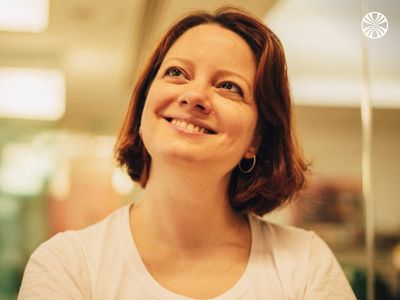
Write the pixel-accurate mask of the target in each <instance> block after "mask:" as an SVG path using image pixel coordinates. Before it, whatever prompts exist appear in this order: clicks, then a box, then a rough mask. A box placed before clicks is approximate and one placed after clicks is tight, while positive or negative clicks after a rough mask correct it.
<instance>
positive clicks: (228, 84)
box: [141, 24, 258, 173]
mask: <svg viewBox="0 0 400 300" xmlns="http://www.w3.org/2000/svg"><path fill="white" fill-rule="evenodd" d="M255 71H256V64H255V58H254V55H253V53H252V51H251V49H250V47H249V46H248V45H247V43H246V42H245V41H244V40H243V39H242V38H241V37H240V36H239V35H237V34H236V33H234V32H232V31H230V30H227V29H225V28H223V27H221V26H218V25H215V24H206V25H199V26H196V27H194V28H191V29H189V30H188V31H186V32H185V33H184V34H183V35H182V36H181V37H180V38H179V39H178V40H177V41H176V42H175V43H174V44H173V46H172V47H171V48H170V49H169V51H168V52H167V54H166V56H165V58H164V61H163V62H162V64H161V66H160V69H159V71H158V73H157V75H156V77H155V79H154V81H153V82H152V84H151V86H150V89H149V91H148V95H147V99H146V103H145V107H144V110H143V114H142V120H141V129H142V138H143V141H144V144H145V146H146V149H147V150H148V152H149V153H150V155H151V157H152V160H153V163H156V162H157V160H163V161H164V162H165V161H167V162H171V163H178V162H184V163H201V164H202V166H207V165H209V166H213V167H214V168H215V167H218V168H221V170H222V171H223V172H226V173H227V172H229V171H231V170H232V169H233V168H234V167H235V166H236V165H237V163H238V162H239V160H240V159H242V158H243V157H251V156H252V155H253V154H255V153H256V150H255V147H253V146H255V142H254V141H255V138H254V134H255V128H256V124H257V115H258V114H257V107H256V103H255V100H254V98H253V81H254V76H255Z"/></svg>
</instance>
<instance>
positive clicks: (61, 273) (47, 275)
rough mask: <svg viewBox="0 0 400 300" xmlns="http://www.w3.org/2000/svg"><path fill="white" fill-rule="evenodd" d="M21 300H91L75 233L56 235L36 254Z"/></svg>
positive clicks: (31, 260) (26, 276)
mask: <svg viewBox="0 0 400 300" xmlns="http://www.w3.org/2000/svg"><path fill="white" fill-rule="evenodd" d="M18 299H19V300H20V299H21V300H22V299H30V300H35V299H41V300H43V299H49V300H50V299H51V300H54V299H60V300H63V299H74V300H79V299H91V293H90V276H89V272H88V268H87V264H86V259H85V255H84V252H83V250H82V247H81V246H80V243H79V241H78V239H77V237H76V236H74V235H73V233H72V232H67V233H61V234H57V235H56V236H54V237H53V238H51V239H50V240H48V241H46V242H44V243H43V244H42V245H40V246H39V247H38V248H37V249H36V250H35V252H34V253H33V254H32V255H31V257H30V259H29V261H28V264H27V266H26V268H25V272H24V277H23V280H22V284H21V287H20V291H19V295H18Z"/></svg>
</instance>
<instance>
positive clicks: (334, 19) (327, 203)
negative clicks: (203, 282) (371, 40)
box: [265, 1, 367, 299]
mask: <svg viewBox="0 0 400 300" xmlns="http://www.w3.org/2000/svg"><path fill="white" fill-rule="evenodd" d="M265 20H266V23H267V24H268V25H270V27H271V28H272V30H274V31H275V32H276V33H277V35H278V36H279V37H280V39H281V40H282V42H283V44H284V46H285V49H286V54H287V60H288V70H289V80H290V83H291V86H292V95H293V99H294V102H295V103H296V108H295V112H296V117H297V119H296V127H297V130H298V134H299V140H300V143H301V144H302V145H303V148H304V154H305V156H306V158H307V159H308V160H309V161H310V162H311V163H312V164H311V166H312V175H311V177H310V181H309V185H308V188H307V189H306V190H305V191H304V192H303V193H302V194H301V195H300V199H299V200H297V201H295V202H293V203H292V204H291V205H290V206H288V207H287V208H285V209H283V210H282V211H279V212H276V213H273V214H271V215H269V216H267V218H269V219H272V220H275V221H277V222H284V223H290V224H294V225H297V226H300V227H303V228H307V229H310V230H314V231H315V232H316V233H317V234H318V235H320V236H321V237H322V238H323V239H324V240H325V241H326V242H327V243H328V244H329V246H330V247H331V248H332V250H333V251H334V252H335V255H336V257H337V258H338V260H339V262H340V263H341V265H342V267H343V269H344V270H345V273H346V275H347V276H348V279H349V280H350V283H351V285H352V287H353V290H354V292H355V293H356V295H357V297H358V299H366V276H367V275H366V274H367V273H366V272H367V270H366V256H365V242H364V231H365V225H364V214H363V208H364V202H363V193H362V160H361V157H362V156H361V152H362V134H361V132H362V126H361V113H360V99H361V95H362V43H361V42H362V40H361V31H360V21H361V18H360V3H359V1H346V2H343V1H277V2H276V3H275V5H274V6H273V7H272V9H271V10H270V11H269V12H268V13H267V14H266V16H265Z"/></svg>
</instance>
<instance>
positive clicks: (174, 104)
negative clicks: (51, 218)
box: [19, 8, 355, 300]
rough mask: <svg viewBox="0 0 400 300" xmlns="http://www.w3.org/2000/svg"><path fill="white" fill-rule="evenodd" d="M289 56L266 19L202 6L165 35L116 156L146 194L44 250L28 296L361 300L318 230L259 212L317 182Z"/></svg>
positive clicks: (34, 262) (34, 261) (30, 269)
mask: <svg viewBox="0 0 400 300" xmlns="http://www.w3.org/2000/svg"><path fill="white" fill-rule="evenodd" d="M294 140H295V139H294V135H293V131H292V128H291V103H290V95H289V89H288V82H287V74H286V64H285V58H284V51H283V48H282V45H281V43H280V41H279V39H278V38H277V37H276V36H275V35H274V33H272V32H271V31H270V30H269V29H268V28H267V27H266V26H265V25H263V24H262V23H261V22H260V21H259V20H257V19H256V18H255V17H253V16H250V15H249V14H247V13H245V12H243V11H241V10H237V9H232V8H222V9H220V10H218V11H217V12H216V13H215V14H214V15H210V14H206V13H195V14H192V15H189V16H187V17H185V18H184V19H182V20H180V21H179V22H177V23H176V24H175V25H174V26H173V27H172V28H171V29H170V30H169V31H168V32H167V34H166V35H165V36H164V38H163V39H162V40H161V42H160V44H159V45H158V47H157V48H156V49H155V51H154V53H153V55H152V56H151V58H150V60H149V62H148V64H147V66H146V67H145V69H144V71H143V73H142V75H141V77H140V79H139V81H138V83H137V85H136V88H135V90H134V92H133V96H132V100H131V104H130V107H129V111H128V114H127V117H126V120H125V124H124V127H123V129H122V132H121V135H120V137H119V140H118V143H117V147H116V154H117V159H118V161H119V162H120V164H121V165H122V166H124V167H126V168H127V170H128V173H129V175H130V176H131V178H132V179H133V180H135V181H139V182H140V183H141V185H142V186H143V188H144V190H143V194H142V197H141V199H140V200H139V201H138V202H136V203H135V204H134V205H130V206H126V207H123V208H121V209H120V210H118V211H117V212H115V213H113V214H112V215H111V216H109V217H108V218H106V219H105V220H103V221H102V222H100V223H98V224H96V225H93V226H91V227H89V228H86V229H83V230H80V231H72V232H65V233H61V234H58V235H56V236H55V237H53V238H52V239H50V240H49V241H47V242H45V243H44V244H42V245H41V246H40V247H39V248H38V249H37V250H36V251H35V253H34V254H33V255H32V256H31V258H30V261H29V263H28V265H27V268H26V271H25V275H24V279H23V283H22V286H21V291H20V295H19V296H20V299H44V298H46V299H47V298H48V299H192V298H195V299H210V298H213V299H340V300H343V299H355V298H354V295H353V293H352V291H351V288H350V287H349V285H348V283H347V281H346V279H345V277H344V275H343V272H342V271H341V269H340V267H339V265H338V263H337V261H336V259H335V258H334V256H333V254H332V252H331V251H330V250H329V248H328V247H327V246H326V244H325V243H324V242H322V241H321V240H320V239H319V238H318V237H317V236H316V235H315V234H314V233H312V232H307V231H304V230H301V229H295V228H291V227H284V226H278V225H274V224H270V223H268V222H266V221H264V220H262V219H261V218H259V217H258V216H261V215H263V214H264V213H267V212H270V211H272V210H274V209H275V208H277V207H279V206H282V205H283V204H285V203H287V202H288V201H289V199H291V198H292V196H293V195H294V194H295V193H296V192H297V191H299V190H300V189H301V188H302V187H303V185H304V172H305V171H306V169H307V166H306V164H305V163H304V161H303V160H302V158H301V156H300V155H299V153H298V151H297V148H296V143H295V142H294Z"/></svg>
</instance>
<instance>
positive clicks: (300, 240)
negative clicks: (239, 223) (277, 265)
mask: <svg viewBox="0 0 400 300" xmlns="http://www.w3.org/2000/svg"><path fill="white" fill-rule="evenodd" d="M252 218H253V220H254V222H255V223H256V224H258V227H259V228H260V232H261V235H262V238H263V241H264V243H266V244H267V247H268V249H270V250H271V251H274V252H276V251H280V252H283V253H287V254H290V253H292V254H299V253H302V254H307V252H308V251H309V250H310V248H311V247H313V246H315V244H319V243H322V244H324V242H323V241H322V240H321V239H320V238H319V237H318V236H317V235H316V234H315V233H314V232H313V231H309V230H305V229H302V228H298V227H294V226H289V225H281V224H276V223H273V222H269V221H267V220H265V219H264V218H261V217H259V216H256V215H252Z"/></svg>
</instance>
